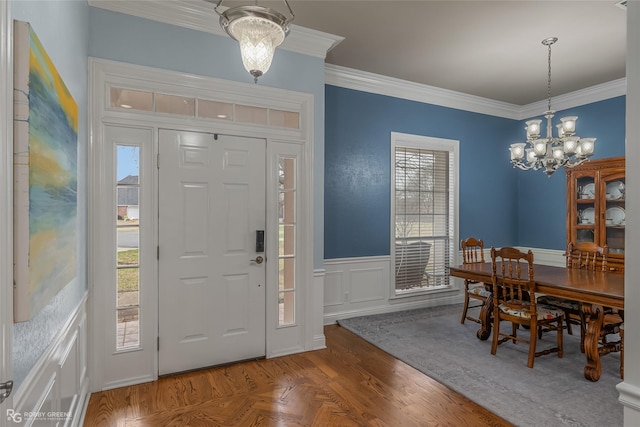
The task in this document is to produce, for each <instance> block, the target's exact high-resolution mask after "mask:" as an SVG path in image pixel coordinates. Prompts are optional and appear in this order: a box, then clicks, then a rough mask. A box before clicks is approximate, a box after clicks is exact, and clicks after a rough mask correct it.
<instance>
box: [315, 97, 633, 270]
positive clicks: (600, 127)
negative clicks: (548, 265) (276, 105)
mask: <svg viewBox="0 0 640 427" xmlns="http://www.w3.org/2000/svg"><path fill="white" fill-rule="evenodd" d="M325 102H326V116H325V125H326V141H325V148H326V152H325V156H326V165H325V258H326V259H332V258H348V257H360V256H376V255H389V246H390V241H389V238H390V229H389V224H390V203H391V202H390V134H391V132H402V133H410V134H417V135H424V136H433V137H439V138H447V139H455V140H459V141H460V187H459V203H460V205H459V208H460V216H459V233H460V236H476V237H480V238H482V239H484V241H485V245H487V246H504V245H517V246H530V247H535V248H546V249H563V248H564V247H565V244H566V174H565V172H564V170H562V169H561V170H559V171H557V172H555V173H554V174H553V175H552V176H551V177H550V178H548V177H547V176H546V175H545V174H544V173H543V172H541V171H537V172H533V171H528V172H524V171H521V170H519V169H514V168H513V167H512V166H511V164H510V163H509V151H508V146H509V144H510V143H512V142H515V141H523V140H524V138H525V132H524V120H523V121H516V120H510V119H501V118H497V117H493V116H488V115H483V114H477V113H469V112H465V111H460V110H455V109H451V108H445V107H438V106H434V105H429V104H424V103H419V102H413V101H407V100H402V99H398V98H393V97H388V96H382V95H375V94H370V93H366V92H360V91H355V90H350V89H344V88H339V87H334V86H327V88H326V100H325ZM570 115H576V116H578V117H579V119H578V122H577V129H578V134H579V135H580V136H583V137H587V136H589V137H595V138H597V141H596V149H595V154H594V156H593V158H594V159H596V158H605V157H615V156H623V155H624V138H625V97H624V96H621V97H617V98H612V99H608V100H605V101H600V102H595V103H592V104H587V105H584V106H580V107H576V108H572V109H568V110H565V111H559V112H557V113H556V117H555V120H554V123H556V122H559V119H560V117H564V116H570Z"/></svg>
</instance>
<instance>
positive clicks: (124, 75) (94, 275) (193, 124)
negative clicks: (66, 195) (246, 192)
mask: <svg viewBox="0 0 640 427" xmlns="http://www.w3.org/2000/svg"><path fill="white" fill-rule="evenodd" d="M111 86H113V87H118V88H127V89H133V90H142V91H147V92H156V93H157V92H159V93H164V94H172V95H178V96H185V97H194V98H202V99H209V100H214V101H219V102H226V103H232V104H241V105H249V106H255V107H258V108H266V109H275V110H284V111H290V112H296V113H298V114H299V118H300V120H299V123H300V126H299V128H298V129H291V128H284V127H277V126H267V125H254V124H248V123H240V122H233V121H229V120H215V119H201V118H195V117H186V116H179V115H169V114H159V113H154V112H143V111H134V110H125V109H123V108H117V107H111V106H110V105H109V93H110V87H111ZM89 106H90V110H89V126H90V130H89V135H90V140H89V150H88V151H89V171H90V172H89V245H88V248H89V307H90V310H89V316H90V317H89V322H90V331H91V334H90V336H91V341H90V345H89V352H90V353H89V360H90V373H91V375H90V378H91V381H92V384H91V390H92V391H98V390H103V389H106V388H113V387H119V386H124V385H128V384H133V383H139V382H144V381H149V380H153V379H156V378H157V372H158V370H157V366H158V364H157V361H158V357H157V356H158V353H157V351H155V349H153V350H154V351H151V352H149V351H143V352H138V353H139V354H140V357H141V358H144V359H145V360H140V361H137V363H139V364H140V366H141V367H142V366H147V367H148V366H152V367H153V368H152V370H151V371H146V372H142V373H141V375H135V374H134V373H129V374H128V376H127V377H123V378H118V379H117V380H113V377H110V378H111V379H110V380H109V381H105V376H104V375H103V372H102V370H103V369H104V366H105V365H106V363H105V358H108V357H113V356H114V352H113V351H112V350H111V349H109V348H106V345H105V342H106V341H105V339H104V331H103V329H102V325H103V323H104V319H105V316H106V315H107V314H106V313H105V308H104V305H105V301H108V299H105V297H110V295H104V294H103V291H104V290H105V288H108V287H109V286H113V284H112V283H111V284H109V283H105V277H107V278H109V277H113V276H112V269H113V268H114V267H113V265H112V264H109V263H108V262H107V263H105V262H104V261H103V257H102V256H101V255H102V252H104V251H105V250H111V249H110V248H107V249H105V248H104V246H105V243H104V242H114V241H115V237H114V236H113V232H112V231H111V230H112V229H113V222H114V221H113V218H112V216H111V215H110V214H106V213H105V212H110V211H109V209H110V208H109V206H108V205H106V204H105V201H104V199H111V198H110V197H105V191H113V190H112V189H111V186H112V185H113V181H112V178H110V177H113V175H114V173H115V172H114V171H113V166H105V162H106V163H107V164H110V163H111V162H110V161H106V159H108V158H112V156H113V152H112V151H110V148H109V147H106V146H105V145H106V144H104V143H103V142H104V141H103V140H102V138H103V133H104V127H105V126H106V125H112V126H125V127H126V126H129V127H134V128H145V129H149V130H151V131H152V134H153V141H152V142H151V146H152V150H153V153H155V154H157V153H158V129H159V128H171V129H179V130H185V131H196V132H209V133H211V132H215V133H220V134H227V135H238V136H246V137H254V138H264V139H266V141H267V157H268V159H267V177H265V178H266V185H267V193H266V197H267V206H266V208H267V212H269V211H274V212H275V211H277V197H275V196H274V195H275V194H277V191H276V190H277V184H278V181H277V174H275V173H274V168H273V164H274V161H275V160H277V156H278V153H282V155H287V156H289V155H290V153H291V152H296V153H299V160H298V161H299V165H300V168H299V170H300V171H301V174H300V177H299V182H300V186H299V188H300V189H301V191H300V198H301V200H300V204H299V205H300V211H299V212H298V217H297V218H298V222H299V224H298V227H299V230H300V233H299V236H298V237H297V238H296V239H297V241H296V244H297V248H299V256H300V258H299V261H300V266H299V270H297V273H298V274H297V277H298V278H299V279H298V280H299V290H300V293H299V296H298V300H297V303H296V304H297V306H298V307H300V308H301V310H300V316H299V319H300V321H299V323H298V324H297V325H293V326H287V327H284V328H279V327H278V325H277V324H275V322H273V319H276V320H277V318H278V316H277V313H275V312H274V313H272V314H270V311H271V310H276V309H277V283H278V282H277V281H278V274H277V269H273V268H272V269H269V268H268V269H267V282H266V286H267V307H266V309H267V325H266V341H267V342H266V350H267V351H266V356H267V357H274V356H279V355H283V354H289V353H296V352H301V351H305V350H311V349H313V348H312V346H313V345H314V343H315V341H314V340H315V339H316V338H317V337H314V336H313V335H312V334H313V332H314V331H313V328H312V327H311V326H312V325H313V324H315V323H316V321H317V320H318V319H314V317H313V316H314V315H315V312H316V311H317V310H314V309H312V307H314V305H315V304H320V305H322V301H313V296H314V292H313V155H312V153H313V129H314V126H313V95H312V94H306V93H300V92H293V91H288V90H283V89H275V88H269V87H264V86H256V85H253V84H245V83H236V82H231V81H227V80H220V79H215V78H210V77H202V76H195V75H190V74H186V73H179V72H173V71H166V70H160V69H155V68H149V67H143V66H137V65H131V64H125V63H119V62H114V61H107V60H101V59H94V58H90V59H89ZM295 147H297V148H295ZM294 148H295V149H294ZM155 154H154V158H153V160H152V161H153V162H155V161H156V157H155ZM161 162H162V159H160V163H161ZM154 164H155V163H154ZM107 169H109V170H107ZM153 170H154V172H153V174H154V176H153V177H152V182H153V184H152V187H153V189H155V190H152V191H155V193H154V194H153V196H152V197H153V202H152V205H153V209H154V211H155V212H157V209H158V200H157V188H158V187H157V186H158V172H157V169H156V168H153ZM271 188H273V190H272V189H271ZM156 217H157V216H156ZM267 218H268V219H269V214H267ZM271 218H272V220H273V219H274V218H275V220H276V221H277V215H275V214H274V215H271ZM155 221H156V224H155V225H154V227H156V228H155V230H156V232H155V237H154V238H153V239H152V240H153V241H151V240H146V241H142V240H141V241H140V245H141V251H142V247H143V246H145V247H146V248H148V249H149V248H153V249H155V248H154V246H156V245H157V243H158V242H157V236H158V234H157V218H156V219H155ZM266 228H267V230H268V231H267V233H269V230H271V233H272V235H271V236H269V234H267V236H266V241H267V242H269V241H273V242H275V241H277V239H278V232H277V222H276V223H275V224H274V225H273V226H270V223H268V224H267V227H266ZM267 244H268V243H267ZM114 249H115V246H114ZM155 271H157V261H156V268H155ZM141 285H142V286H144V284H141ZM146 291H147V292H148V294H147V296H146V297H147V298H149V301H150V304H149V305H148V306H147V308H146V310H147V311H146V315H145V319H146V320H145V322H144V325H141V326H140V328H141V334H147V335H148V334H153V336H154V337H157V336H158V311H157V308H158V289H157V280H156V284H155V287H154V289H148V288H147V290H146ZM270 295H275V296H276V298H275V301H276V303H275V304H273V307H271V306H270V305H269V298H270ZM270 319H271V320H270ZM114 333H115V331H114ZM150 354H151V355H153V360H150V357H151V356H149V355H150ZM129 356H131V354H130V355H129ZM129 356H128V357H129ZM134 357H135V355H134ZM141 369H142V368H141Z"/></svg>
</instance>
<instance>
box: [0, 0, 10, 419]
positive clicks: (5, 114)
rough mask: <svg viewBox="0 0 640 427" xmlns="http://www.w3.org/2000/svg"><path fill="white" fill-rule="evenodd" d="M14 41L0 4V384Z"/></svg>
mask: <svg viewBox="0 0 640 427" xmlns="http://www.w3.org/2000/svg"><path fill="white" fill-rule="evenodd" d="M12 44H13V37H12V34H11V22H10V21H9V2H8V1H0V76H2V77H1V78H0V129H2V135H0V147H1V148H0V170H1V171H2V173H1V174H0V236H3V237H2V239H0V313H1V314H0V346H2V355H1V356H0V382H4V381H7V380H10V379H11V376H12V375H13V367H12V360H11V357H12V353H13V344H12V340H13V338H12V335H13V286H12V285H13V191H12V189H13V65H12V60H11V58H12V57H13V54H12V50H13V49H12ZM8 408H13V395H11V396H9V398H8V399H7V400H5V401H4V403H3V404H2V405H0V426H5V425H7V417H6V416H5V413H6V409H8Z"/></svg>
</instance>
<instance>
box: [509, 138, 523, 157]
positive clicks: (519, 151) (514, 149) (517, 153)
mask: <svg viewBox="0 0 640 427" xmlns="http://www.w3.org/2000/svg"><path fill="white" fill-rule="evenodd" d="M524 146H525V143H524V142H517V143H515V144H511V148H510V149H509V150H510V151H511V160H522V159H523V158H524Z"/></svg>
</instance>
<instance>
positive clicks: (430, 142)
mask: <svg viewBox="0 0 640 427" xmlns="http://www.w3.org/2000/svg"><path fill="white" fill-rule="evenodd" d="M397 147H407V148H417V149H422V150H440V151H449V152H450V153H451V154H452V155H453V168H454V171H453V192H454V195H453V198H454V199H453V204H454V207H453V242H454V244H455V243H456V242H458V218H459V216H458V209H459V181H460V179H459V177H460V141H457V140H453V139H443V138H435V137H430V136H423V135H413V134H407V133H399V132H391V151H390V156H391V159H390V175H391V186H390V193H391V194H390V195H391V198H390V203H391V216H390V218H389V236H390V238H389V250H390V252H389V254H390V257H389V258H390V266H389V268H390V270H389V271H390V272H393V271H394V266H395V264H396V257H395V233H396V229H395V217H396V206H395V205H396V203H395V201H396V194H395V188H396V176H395V151H396V148H397ZM450 262H451V264H453V265H457V264H458V250H457V249H455V248H453V249H452V254H451V258H450ZM390 276H391V277H390V279H391V280H389V283H390V288H389V295H390V297H389V299H396V298H410V297H415V296H417V295H431V294H438V295H440V294H441V293H442V292H452V291H454V292H457V288H455V286H454V283H453V282H452V283H451V284H450V286H449V287H448V288H437V289H433V290H428V289H423V290H418V291H415V292H403V293H401V294H398V293H397V292H396V283H395V274H391V275H390Z"/></svg>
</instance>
